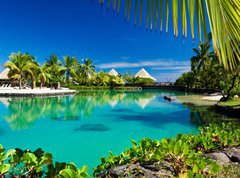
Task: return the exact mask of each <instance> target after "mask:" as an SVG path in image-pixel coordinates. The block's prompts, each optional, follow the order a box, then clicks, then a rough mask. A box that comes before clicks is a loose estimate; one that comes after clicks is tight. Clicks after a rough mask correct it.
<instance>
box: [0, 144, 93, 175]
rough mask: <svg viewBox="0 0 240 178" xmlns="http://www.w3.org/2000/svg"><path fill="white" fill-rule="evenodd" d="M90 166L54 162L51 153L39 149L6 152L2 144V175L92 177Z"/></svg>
mask: <svg viewBox="0 0 240 178" xmlns="http://www.w3.org/2000/svg"><path fill="white" fill-rule="evenodd" d="M87 170H88V168H87V167H86V166H83V167H82V168H81V169H78V168H77V167H76V166H75V164H74V163H68V164H67V163H65V162H63V163H58V162H56V163H54V161H53V157H52V155H51V154H50V153H47V152H43V151H42V150H41V149H37V150H36V151H34V152H31V151H30V150H25V151H23V150H21V149H18V148H16V149H12V150H8V151H7V152H5V149H4V148H3V147H2V145H0V177H19V176H20V177H22V178H24V177H47V178H48V177H59V178H60V177H76V178H83V177H90V176H89V175H88V173H87Z"/></svg>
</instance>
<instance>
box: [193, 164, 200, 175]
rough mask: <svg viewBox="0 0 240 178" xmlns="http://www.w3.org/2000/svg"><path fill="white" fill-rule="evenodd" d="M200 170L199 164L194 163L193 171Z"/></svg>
mask: <svg viewBox="0 0 240 178" xmlns="http://www.w3.org/2000/svg"><path fill="white" fill-rule="evenodd" d="M198 171H199V166H198V164H196V163H195V164H194V165H193V173H197V172H198Z"/></svg>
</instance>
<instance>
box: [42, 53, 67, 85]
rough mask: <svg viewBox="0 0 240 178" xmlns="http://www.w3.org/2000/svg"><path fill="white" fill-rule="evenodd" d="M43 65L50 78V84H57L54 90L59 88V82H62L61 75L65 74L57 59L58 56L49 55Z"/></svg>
mask: <svg viewBox="0 0 240 178" xmlns="http://www.w3.org/2000/svg"><path fill="white" fill-rule="evenodd" d="M45 65H46V67H47V68H48V71H49V74H50V76H51V78H50V81H51V83H52V84H57V87H56V88H59V87H60V82H61V81H63V75H64V72H65V69H64V68H63V67H62V65H63V64H62V62H61V61H60V60H59V59H58V56H56V55H50V58H48V59H47V61H46V63H45Z"/></svg>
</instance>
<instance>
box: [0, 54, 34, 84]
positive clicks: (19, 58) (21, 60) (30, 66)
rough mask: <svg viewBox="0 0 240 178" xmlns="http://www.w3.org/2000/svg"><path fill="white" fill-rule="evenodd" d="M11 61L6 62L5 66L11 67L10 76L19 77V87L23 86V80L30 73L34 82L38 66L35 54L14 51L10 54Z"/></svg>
mask: <svg viewBox="0 0 240 178" xmlns="http://www.w3.org/2000/svg"><path fill="white" fill-rule="evenodd" d="M9 59H10V60H9V61H7V62H6V63H5V64H4V67H6V68H9V69H10V71H9V74H8V76H9V77H10V78H12V79H17V80H18V82H19V88H22V82H23V81H24V80H25V79H26V77H27V76H29V75H30V77H31V79H32V82H33V83H34V80H35V75H34V69H36V67H37V63H36V61H35V59H34V57H33V56H31V55H29V54H27V53H25V54H22V53H21V52H18V53H12V54H11V55H10V56H9Z"/></svg>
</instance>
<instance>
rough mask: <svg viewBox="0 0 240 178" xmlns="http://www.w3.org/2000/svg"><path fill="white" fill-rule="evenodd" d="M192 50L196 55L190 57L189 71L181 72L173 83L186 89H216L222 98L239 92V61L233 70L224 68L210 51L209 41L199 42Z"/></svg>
mask: <svg viewBox="0 0 240 178" xmlns="http://www.w3.org/2000/svg"><path fill="white" fill-rule="evenodd" d="M193 51H194V53H195V54H196V55H195V56H193V57H191V71H189V72H186V73H183V74H182V75H181V76H180V77H179V78H178V79H177V80H176V83H175V85H177V86H184V87H186V88H187V90H188V91H191V90H192V89H193V88H201V89H206V91H208V90H209V89H214V90H216V91H217V90H218V91H220V92H221V93H222V95H223V99H222V100H229V99H230V98H233V97H234V95H239V94H240V85H239V82H240V63H237V64H236V68H235V70H234V71H229V70H226V69H225V68H224V66H223V64H221V63H220V62H219V60H218V59H217V58H218V57H217V56H216V55H215V54H214V52H213V51H211V45H210V42H206V43H200V44H199V46H198V49H197V48H193Z"/></svg>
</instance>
